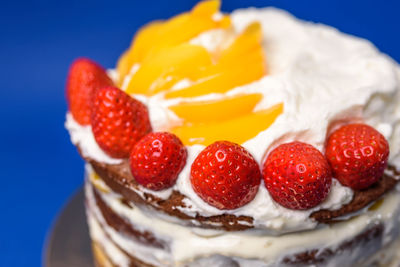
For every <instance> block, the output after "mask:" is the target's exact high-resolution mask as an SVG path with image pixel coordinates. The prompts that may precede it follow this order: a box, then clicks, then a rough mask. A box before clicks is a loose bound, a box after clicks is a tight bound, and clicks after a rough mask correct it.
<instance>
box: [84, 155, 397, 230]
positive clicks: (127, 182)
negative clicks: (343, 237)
mask: <svg viewBox="0 0 400 267" xmlns="http://www.w3.org/2000/svg"><path fill="white" fill-rule="evenodd" d="M85 160H86V161H88V162H89V163H90V164H91V165H92V166H93V168H94V170H95V171H96V173H97V174H98V175H99V176H100V177H101V178H102V179H103V180H104V182H105V183H106V184H107V185H108V186H109V187H110V188H111V189H112V190H114V191H115V192H117V193H119V194H121V195H122V196H124V198H125V199H126V200H128V201H132V202H133V203H135V205H146V206H147V207H152V208H154V209H156V210H158V211H162V212H164V213H166V214H168V215H170V216H174V217H177V218H180V219H182V220H184V221H186V224H187V225H194V224H193V223H192V222H191V220H196V221H197V222H198V223H199V224H200V225H201V226H202V227H204V228H214V229H223V230H226V231H239V230H245V229H249V228H253V227H254V226H253V218H252V217H249V216H235V215H232V214H222V215H216V216H203V215H201V214H196V215H195V216H191V215H189V214H186V213H184V212H182V211H180V209H179V208H187V206H186V204H185V203H184V201H183V200H184V199H185V198H186V197H185V196H184V195H182V194H180V193H179V192H178V191H173V192H172V194H171V196H170V197H169V198H168V199H166V200H163V199H160V198H158V197H157V196H155V195H153V194H150V193H145V192H142V193H143V194H142V195H143V197H142V196H140V195H139V194H138V193H137V192H135V190H136V191H140V190H141V189H140V187H139V185H138V184H137V182H136V181H135V179H134V178H133V176H132V174H131V172H130V169H129V163H128V161H126V160H125V161H123V162H122V163H121V164H116V165H111V164H106V163H102V162H98V161H95V160H92V159H90V158H85ZM388 169H389V170H390V171H391V173H392V174H390V175H389V174H385V175H384V176H383V177H382V179H381V180H380V181H379V182H377V183H376V184H375V185H374V186H372V187H370V188H368V189H366V190H362V191H355V193H354V197H353V199H352V201H351V202H350V203H348V204H346V205H344V206H342V207H341V208H340V209H338V210H319V211H316V212H314V213H312V214H311V216H310V217H311V218H313V219H315V220H317V221H318V222H321V223H334V222H336V221H337V220H336V218H338V217H341V216H344V215H347V214H350V213H353V212H356V211H359V210H361V209H363V208H365V207H367V206H368V205H369V204H371V203H372V202H374V201H375V200H377V199H379V198H380V197H381V196H382V195H384V194H385V193H386V192H388V191H389V190H391V189H392V188H393V187H394V186H395V185H396V183H397V181H398V180H396V178H397V179H398V178H399V177H400V173H399V172H398V171H396V170H395V169H394V167H392V166H389V167H388ZM196 225H197V224H196Z"/></svg>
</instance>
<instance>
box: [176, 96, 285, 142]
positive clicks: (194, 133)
mask: <svg viewBox="0 0 400 267" xmlns="http://www.w3.org/2000/svg"><path fill="white" fill-rule="evenodd" d="M282 112H283V103H281V104H277V105H275V106H273V107H271V108H269V109H266V110H261V111H258V112H255V113H251V114H249V115H245V116H241V117H239V118H235V119H232V120H226V121H223V122H213V123H208V124H193V125H184V126H180V127H176V128H173V129H172V132H173V133H174V134H176V135H177V136H178V137H179V138H180V139H181V140H182V142H183V143H184V144H185V145H193V144H202V145H209V144H211V143H213V142H215V141H218V140H227V141H231V142H235V143H238V144H242V143H244V142H246V141H247V140H249V139H251V138H253V137H255V136H256V135H257V134H258V133H260V132H261V131H264V130H265V129H267V128H268V127H269V126H271V124H272V123H273V122H274V121H275V119H276V118H277V117H278V116H279V115H280V114H282Z"/></svg>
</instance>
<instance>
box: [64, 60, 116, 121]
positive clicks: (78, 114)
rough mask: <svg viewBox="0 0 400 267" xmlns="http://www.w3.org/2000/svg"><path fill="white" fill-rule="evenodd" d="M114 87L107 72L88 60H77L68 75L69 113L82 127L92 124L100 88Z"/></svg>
mask: <svg viewBox="0 0 400 267" xmlns="http://www.w3.org/2000/svg"><path fill="white" fill-rule="evenodd" d="M110 85H113V82H112V81H111V79H110V78H109V77H108V76H107V73H106V71H105V70H104V69H103V68H102V67H101V66H99V65H98V64H97V63H95V62H94V61H91V60H90V59H87V58H78V59H76V60H75V61H74V62H73V63H72V65H71V67H70V69H69V73H68V77H67V88H66V95H67V101H68V105H69V107H68V108H69V111H70V112H71V113H72V116H73V117H74V119H75V120H76V121H77V122H78V123H79V124H81V125H89V124H90V113H91V106H92V98H93V95H94V93H95V92H96V90H98V89H99V88H102V87H105V86H110Z"/></svg>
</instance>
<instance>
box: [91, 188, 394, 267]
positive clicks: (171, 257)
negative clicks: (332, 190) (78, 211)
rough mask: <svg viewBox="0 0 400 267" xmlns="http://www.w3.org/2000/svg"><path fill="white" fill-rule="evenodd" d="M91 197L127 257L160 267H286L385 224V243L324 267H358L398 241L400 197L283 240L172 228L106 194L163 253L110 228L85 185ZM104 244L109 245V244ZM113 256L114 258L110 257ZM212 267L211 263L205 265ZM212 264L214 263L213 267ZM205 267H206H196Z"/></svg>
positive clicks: (359, 249)
mask: <svg viewBox="0 0 400 267" xmlns="http://www.w3.org/2000/svg"><path fill="white" fill-rule="evenodd" d="M86 189H87V190H86V196H87V200H88V208H89V212H90V213H93V215H94V216H95V217H96V219H97V220H98V221H99V223H100V224H101V225H102V228H103V230H104V231H105V232H106V233H107V234H108V235H109V236H110V237H111V239H112V240H113V242H116V243H117V244H118V246H119V247H121V248H122V249H124V250H125V251H126V252H128V253H131V254H132V255H135V257H138V258H139V259H142V260H144V261H147V262H150V263H152V264H154V265H155V266H182V265H184V266H192V265H190V264H189V263H190V262H193V261H194V262H197V261H198V260H200V259H207V258H208V257H212V258H211V259H210V260H212V261H214V264H215V265H214V264H211V265H208V266H218V265H217V263H218V264H220V263H221V261H222V262H223V261H224V260H228V259H226V258H223V257H221V258H215V257H214V256H215V255H219V256H226V257H229V258H233V259H235V260H236V261H237V262H239V264H240V266H246V267H252V266H282V265H280V264H281V260H282V259H283V258H285V257H287V256H288V255H292V254H295V253H300V252H304V251H306V250H313V249H317V250H320V251H323V250H324V249H331V250H335V249H336V248H338V246H340V245H341V244H342V243H343V242H346V241H347V240H352V239H353V238H354V237H355V236H357V235H358V234H360V233H362V232H363V231H365V230H366V229H368V228H369V227H372V226H374V225H375V224H378V223H382V224H383V225H384V232H383V238H382V240H376V241H374V242H370V243H368V245H367V246H359V247H357V248H356V249H352V250H348V251H345V252H344V253H342V254H340V255H335V257H333V259H332V260H330V261H328V263H327V264H326V265H324V266H339V265H340V264H344V265H343V266H353V264H355V263H357V262H358V261H361V260H365V259H366V258H368V256H367V255H372V254H373V253H375V252H376V251H378V250H379V249H380V248H381V247H383V246H389V245H390V244H391V243H393V242H394V241H395V240H397V239H398V234H399V229H398V224H399V223H400V208H399V207H400V205H399V204H400V194H399V192H398V191H396V190H394V191H392V192H391V193H389V194H388V195H386V197H385V200H384V202H383V203H382V205H381V206H380V207H379V208H378V209H376V210H374V211H367V212H366V213H364V214H362V215H360V216H358V217H356V218H353V219H352V220H350V221H346V222H343V223H336V224H334V225H332V226H330V227H326V228H322V229H315V230H313V231H307V232H299V233H291V234H286V235H283V236H279V237H274V236H268V235H264V234H260V233H259V232H257V231H251V230H250V231H241V232H225V231H215V230H207V229H199V228H191V227H185V226H181V225H178V224H174V223H170V222H168V221H166V220H161V219H158V218H155V217H153V216H152V214H147V213H145V212H143V211H142V210H141V209H138V208H137V207H133V208H128V207H127V206H126V205H123V204H121V202H120V200H119V199H120V197H118V196H116V195H115V194H107V193H101V197H102V199H103V200H104V201H105V203H106V204H107V205H108V206H109V207H110V208H111V209H112V210H113V211H114V212H116V213H117V214H118V215H119V216H121V217H122V218H125V219H126V220H127V222H129V223H130V224H132V225H133V226H134V227H135V229H138V230H139V231H149V232H152V233H153V234H154V235H155V237H156V238H157V239H159V240H163V241H164V242H166V243H168V244H169V249H159V248H154V247H150V246H146V245H142V244H140V243H138V242H136V241H135V240H133V239H131V238H128V237H125V236H124V235H123V234H122V233H119V232H117V231H115V230H114V229H113V228H111V227H109V226H108V225H107V223H106V222H105V221H104V218H103V217H102V215H101V212H100V211H99V210H98V208H97V206H96V204H95V202H94V199H93V193H92V190H91V185H90V183H87V185H86ZM104 242H109V240H105V241H104ZM110 256H112V255H110ZM205 262H207V261H205ZM208 263H210V262H209V261H208ZM193 266H203V265H195V264H194V265H193ZM228 266H229V264H228Z"/></svg>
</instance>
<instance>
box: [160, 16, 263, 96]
mask: <svg viewBox="0 0 400 267" xmlns="http://www.w3.org/2000/svg"><path fill="white" fill-rule="evenodd" d="M261 41H262V33H261V26H260V24H259V23H253V24H250V25H249V26H248V27H247V28H246V29H245V30H244V32H243V33H242V34H240V35H239V36H238V37H237V38H236V40H235V41H234V42H233V44H232V45H231V46H230V47H228V48H227V49H226V50H225V51H223V52H222V53H221V55H220V58H219V61H218V63H217V64H214V65H211V66H209V67H208V68H206V69H204V70H203V71H201V72H198V73H197V77H193V78H192V79H194V80H196V82H195V83H194V84H193V85H192V86H190V87H186V88H183V89H181V90H177V91H171V92H167V93H166V95H165V97H166V98H176V97H197V96H201V95H205V94H210V93H225V92H227V91H229V90H230V89H232V88H234V87H237V86H241V85H244V84H247V83H250V82H253V81H255V80H258V79H260V78H262V77H263V76H264V75H265V74H266V73H267V68H266V65H265V55H264V51H263V49H262V46H261Z"/></svg>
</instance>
